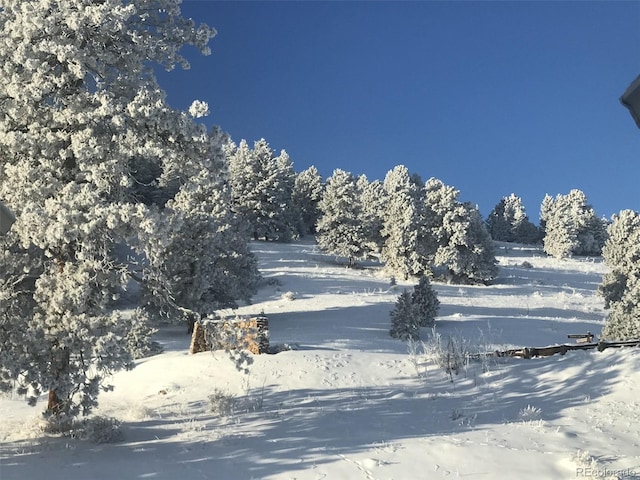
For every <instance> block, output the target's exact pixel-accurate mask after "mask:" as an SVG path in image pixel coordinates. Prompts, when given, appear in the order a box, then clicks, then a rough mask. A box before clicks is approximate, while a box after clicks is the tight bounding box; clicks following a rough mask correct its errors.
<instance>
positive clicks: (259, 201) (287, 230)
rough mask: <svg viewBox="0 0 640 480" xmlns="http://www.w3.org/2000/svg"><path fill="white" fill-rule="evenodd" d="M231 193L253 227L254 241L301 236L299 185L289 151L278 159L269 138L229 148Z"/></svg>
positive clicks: (280, 239)
mask: <svg viewBox="0 0 640 480" xmlns="http://www.w3.org/2000/svg"><path fill="white" fill-rule="evenodd" d="M225 151H226V155H227V160H228V162H229V175H230V179H231V192H232V195H233V201H234V204H235V207H236V209H237V211H238V212H239V213H240V215H242V216H243V217H244V218H245V219H246V221H247V222H248V223H249V224H250V225H251V229H252V234H253V237H254V239H256V240H257V239H259V238H264V239H265V240H277V241H281V242H289V241H291V239H292V238H293V237H295V236H296V233H297V225H298V224H299V218H296V210H295V209H294V208H293V203H292V201H291V197H292V194H293V188H294V183H295V172H294V170H293V163H292V162H291V159H290V158H289V155H288V154H287V152H285V151H284V150H282V152H281V153H280V155H278V156H276V155H275V153H274V152H273V150H272V149H271V147H270V146H269V144H268V143H267V141H266V140H265V139H260V140H258V141H257V142H255V143H254V145H253V149H251V148H249V145H248V144H247V142H246V141H245V140H242V141H241V142H240V144H239V145H237V146H236V145H235V144H234V143H229V144H228V145H227V146H226V147H225Z"/></svg>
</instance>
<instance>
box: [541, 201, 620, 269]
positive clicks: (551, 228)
mask: <svg viewBox="0 0 640 480" xmlns="http://www.w3.org/2000/svg"><path fill="white" fill-rule="evenodd" d="M541 219H542V220H543V221H544V230H545V236H544V239H543V246H544V251H545V252H547V253H548V254H549V255H552V256H554V257H556V258H566V257H570V256H572V255H599V254H600V253H601V251H602V246H603V245H604V242H605V241H606V236H607V234H606V224H605V222H604V221H603V220H601V219H600V218H598V217H597V216H596V213H595V211H594V210H593V207H591V205H589V204H588V203H587V197H586V195H585V194H584V193H583V192H582V191H580V190H571V191H570V192H569V193H568V194H567V195H557V196H556V198H555V199H549V198H548V196H547V197H545V200H543V207H542V208H541Z"/></svg>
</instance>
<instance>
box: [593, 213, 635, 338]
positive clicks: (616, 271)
mask: <svg viewBox="0 0 640 480" xmlns="http://www.w3.org/2000/svg"><path fill="white" fill-rule="evenodd" d="M608 233H609V238H608V239H607V241H606V242H605V244H604V248H603V249H602V256H603V258H604V260H605V262H606V264H607V265H608V266H609V268H610V269H611V271H610V272H608V273H606V274H605V275H604V277H603V280H602V284H601V285H600V288H599V292H600V294H601V295H602V296H603V297H604V300H605V307H606V308H608V309H609V315H608V316H607V321H606V323H605V326H604V328H603V330H602V338H604V339H607V340H630V339H640V214H638V213H637V212H634V211H632V210H623V211H622V212H620V214H619V215H616V216H614V219H613V223H612V224H611V225H610V226H609V229H608Z"/></svg>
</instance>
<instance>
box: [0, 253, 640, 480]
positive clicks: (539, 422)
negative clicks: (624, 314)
mask: <svg viewBox="0 0 640 480" xmlns="http://www.w3.org/2000/svg"><path fill="white" fill-rule="evenodd" d="M253 249H254V251H255V252H256V254H257V255H258V258H259V260H260V267H261V271H262V273H263V275H264V281H263V284H262V287H261V289H260V291H259V293H258V295H257V296H256V297H255V299H254V303H253V304H252V305H249V306H244V307H242V308H240V309H239V311H238V313H240V314H243V315H244V314H258V313H261V312H264V314H265V315H266V316H267V317H268V318H269V326H270V333H271V343H272V344H287V345H288V346H289V347H290V348H291V350H287V351H283V352H281V353H278V354H275V355H261V356H256V357H254V363H253V365H251V367H250V371H249V373H248V374H244V373H242V372H238V371H237V370H236V369H235V368H234V365H233V364H232V362H231V361H230V360H229V359H228V357H227V356H226V355H225V354H224V353H222V352H218V353H215V354H211V353H201V354H197V355H189V354H188V353H187V350H188V346H189V337H188V336H187V335H186V333H185V329H184V328H177V327H166V328H163V329H162V330H161V331H160V334H159V340H160V341H161V342H162V343H163V345H164V347H165V353H163V354H161V355H158V356H155V357H151V358H147V359H143V360H140V361H139V362H138V365H137V367H136V368H135V369H134V370H132V371H130V372H121V373H118V374H117V375H115V377H114V378H113V381H112V383H113V384H114V386H115V390H114V391H113V392H109V393H104V394H102V395H101V397H100V399H99V400H100V407H99V408H98V409H97V411H96V414H98V415H104V416H109V417H115V418H117V419H118V420H120V421H121V422H122V427H121V428H122V433H123V439H122V441H120V442H118V443H110V444H95V443H92V442H89V441H86V440H79V439H70V438H63V437H59V438H58V437H52V436H43V435H42V434H41V432H40V430H39V428H40V423H39V410H38V409H37V408H36V409H33V408H31V407H28V406H26V404H25V403H24V401H23V400H22V399H20V398H17V397H11V396H5V397H4V398H2V399H1V400H0V411H1V412H2V422H1V423H0V440H1V441H2V445H1V448H2V450H1V452H0V479H2V480H13V479H21V480H22V479H38V478H47V479H49V480H57V479H60V480H71V479H83V480H92V479H96V480H97V479H109V480H111V479H114V478H122V479H145V478H148V479H221V480H223V479H247V480H248V479H314V480H317V479H359V478H362V479H369V480H373V479H376V480H382V479H395V480H404V479H416V478H424V479H431V478H457V477H461V478H477V479H514V478H517V479H572V478H640V351H638V349H623V350H615V349H609V350H606V351H605V352H602V353H599V352H597V351H580V352H570V353H568V354H567V355H565V356H560V355H558V356H554V357H548V358H540V359H532V360H522V359H487V360H484V361H478V362H474V363H471V364H470V365H467V366H463V367H462V368H461V369H460V371H459V373H458V374H457V375H455V374H454V375H451V376H450V375H447V374H446V373H445V372H444V370H443V369H441V368H440V367H438V366H436V364H435V355H434V351H435V348H434V347H433V345H434V342H433V341H432V340H430V339H431V338H432V334H433V332H430V331H428V330H423V332H422V337H423V340H424V341H425V344H426V345H414V348H412V349H409V348H408V346H407V344H405V343H402V342H400V341H398V340H395V339H392V338H390V337H389V335H388V331H389V327H390V320H389V311H390V310H391V308H392V307H393V304H394V302H395V300H396V297H397V296H398V294H399V293H400V292H401V291H402V289H403V288H404V287H410V286H411V284H409V283H407V284H402V283H399V284H398V285H395V286H391V285H390V282H389V280H388V279H386V278H384V277H382V276H381V275H380V274H379V268H378V267H377V266H375V265H369V266H365V267H364V268H361V269H347V268H345V266H344V265H343V264H341V263H340V262H337V261H336V260H335V259H334V258H333V257H330V256H326V255H323V254H320V253H319V252H317V250H316V249H315V247H314V245H313V244H312V243H308V242H307V243H305V242H300V243H294V244H289V245H284V244H274V243H254V244H253ZM498 259H499V260H500V273H499V277H498V279H497V280H496V282H495V284H494V285H492V286H488V287H482V286H453V285H443V284H435V288H436V290H437V292H438V295H439V299H440V301H441V309H440V315H439V316H438V320H437V327H436V329H437V333H439V335H440V338H441V339H442V340H443V342H444V343H445V344H446V343H447V342H448V338H449V337H452V338H454V339H455V341H456V344H459V343H465V342H466V343H468V344H470V348H472V349H479V350H487V351H491V350H495V349H497V348H503V347H509V346H543V345H548V344H555V343H564V342H567V338H566V337H567V334H571V333H586V332H587V331H591V332H594V333H596V334H597V333H599V332H600V330H601V328H602V324H603V318H604V316H605V312H604V311H603V302H602V299H601V298H600V297H598V296H597V295H596V289H597V286H598V284H599V283H600V281H601V276H602V274H603V272H604V271H605V267H604V266H603V264H602V263H601V262H600V260H599V259H579V260H576V259H573V260H556V259H551V258H548V257H547V256H546V255H544V254H543V253H542V252H541V251H540V250H538V249H534V248H526V247H516V246H512V245H507V244H504V245H502V246H501V248H500V250H499V253H498ZM525 262H527V263H525ZM228 313H229V314H230V315H231V314H233V313H234V312H228ZM212 395H215V396H216V397H217V399H216V400H215V401H213V402H212V401H211V400H210V396H212ZM212 406H213V407H215V408H213V409H212ZM40 407H41V408H43V405H42V404H41V405H40Z"/></svg>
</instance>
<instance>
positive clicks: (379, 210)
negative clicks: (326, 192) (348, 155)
mask: <svg viewBox="0 0 640 480" xmlns="http://www.w3.org/2000/svg"><path fill="white" fill-rule="evenodd" d="M356 186H357V188H358V192H359V193H360V204H361V205H362V212H361V214H360V221H361V223H362V227H363V230H364V236H365V238H366V242H367V249H368V250H369V251H371V252H374V253H380V252H381V251H382V246H383V245H384V237H383V236H382V229H383V228H384V223H383V216H384V208H385V205H386V194H385V191H384V186H383V185H382V182H381V181H380V180H374V181H373V182H369V180H368V179H367V177H366V176H365V175H360V176H359V177H358V180H357V181H356Z"/></svg>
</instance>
